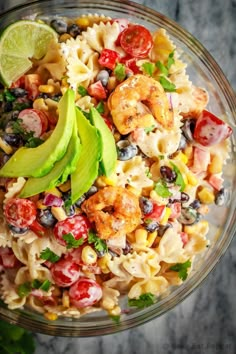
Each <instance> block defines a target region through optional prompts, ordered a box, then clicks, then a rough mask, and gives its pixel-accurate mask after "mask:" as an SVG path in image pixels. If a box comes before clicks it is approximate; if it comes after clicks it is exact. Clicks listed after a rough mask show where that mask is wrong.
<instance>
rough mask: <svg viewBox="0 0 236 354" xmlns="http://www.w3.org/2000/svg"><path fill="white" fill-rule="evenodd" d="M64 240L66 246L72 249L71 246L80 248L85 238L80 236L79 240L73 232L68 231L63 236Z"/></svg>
mask: <svg viewBox="0 0 236 354" xmlns="http://www.w3.org/2000/svg"><path fill="white" fill-rule="evenodd" d="M62 238H63V240H65V241H66V248H67V249H70V248H78V247H79V246H81V245H82V244H83V243H84V240H83V238H82V237H81V238H79V239H78V240H76V239H75V238H74V236H73V235H72V233H70V232H69V233H68V234H65V235H63V236H62Z"/></svg>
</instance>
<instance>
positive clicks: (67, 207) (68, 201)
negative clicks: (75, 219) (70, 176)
mask: <svg viewBox="0 0 236 354" xmlns="http://www.w3.org/2000/svg"><path fill="white" fill-rule="evenodd" d="M71 206H72V200H71V196H69V198H67V199H66V200H65V201H64V208H65V211H66V213H68V214H69V212H70V208H71Z"/></svg>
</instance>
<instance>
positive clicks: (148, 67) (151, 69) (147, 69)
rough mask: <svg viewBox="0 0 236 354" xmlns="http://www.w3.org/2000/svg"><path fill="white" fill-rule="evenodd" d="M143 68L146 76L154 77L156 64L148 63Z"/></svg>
mask: <svg viewBox="0 0 236 354" xmlns="http://www.w3.org/2000/svg"><path fill="white" fill-rule="evenodd" d="M142 68H143V70H144V72H145V73H146V74H148V75H149V76H152V75H153V73H154V70H155V64H153V63H150V62H146V63H143V64H142Z"/></svg>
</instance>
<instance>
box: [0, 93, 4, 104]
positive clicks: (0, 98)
mask: <svg viewBox="0 0 236 354" xmlns="http://www.w3.org/2000/svg"><path fill="white" fill-rule="evenodd" d="M3 101H4V95H3V93H2V92H1V93H0V102H3Z"/></svg>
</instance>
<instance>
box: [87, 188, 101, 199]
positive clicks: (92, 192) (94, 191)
mask: <svg viewBox="0 0 236 354" xmlns="http://www.w3.org/2000/svg"><path fill="white" fill-rule="evenodd" d="M97 191H98V189H97V187H96V186H91V187H90V188H89V190H88V192H86V193H85V197H86V198H89V197H91V196H92V195H93V194H95V193H97Z"/></svg>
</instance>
